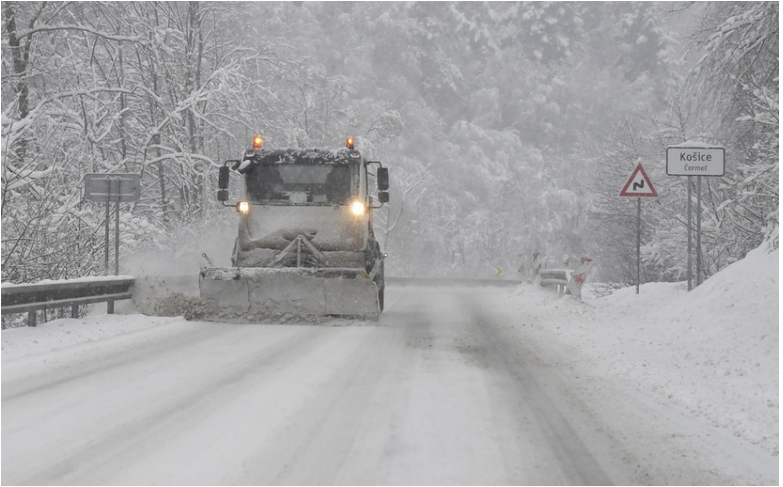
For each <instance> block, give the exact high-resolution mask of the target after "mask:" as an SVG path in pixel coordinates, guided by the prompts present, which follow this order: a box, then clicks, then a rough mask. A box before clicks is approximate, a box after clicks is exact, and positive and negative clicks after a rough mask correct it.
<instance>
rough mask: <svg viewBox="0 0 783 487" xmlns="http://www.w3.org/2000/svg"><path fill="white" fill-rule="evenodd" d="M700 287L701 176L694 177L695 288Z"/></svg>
mask: <svg viewBox="0 0 783 487" xmlns="http://www.w3.org/2000/svg"><path fill="white" fill-rule="evenodd" d="M700 285H701V176H696V286H700Z"/></svg>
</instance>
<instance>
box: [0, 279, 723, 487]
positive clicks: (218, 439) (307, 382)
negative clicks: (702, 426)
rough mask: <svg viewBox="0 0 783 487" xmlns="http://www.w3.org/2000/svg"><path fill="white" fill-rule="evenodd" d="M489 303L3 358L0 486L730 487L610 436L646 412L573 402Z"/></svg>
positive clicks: (435, 304) (459, 297)
mask: <svg viewBox="0 0 783 487" xmlns="http://www.w3.org/2000/svg"><path fill="white" fill-rule="evenodd" d="M497 293H498V291H497V290H496V289H462V290H460V289H440V290H436V289H423V288H390V289H389V290H388V294H387V312H385V313H384V315H383V316H382V319H381V321H380V322H379V323H377V324H367V323H344V322H336V324H349V325H350V326H323V325H319V326H313V325H227V324H213V323H191V322H186V321H183V320H178V319H165V320H164V319H159V320H164V321H161V323H160V324H156V325H155V326H150V325H149V324H148V325H147V326H145V327H140V328H139V329H138V330H136V331H133V332H132V333H123V334H119V335H114V336H111V337H108V338H106V339H103V340H99V341H86V342H84V343H82V344H80V345H78V346H69V347H64V348H61V349H55V350H53V351H51V352H49V353H47V354H43V355H40V354H34V355H27V356H14V355H13V354H10V355H11V357H10V358H9V359H8V360H6V355H9V354H8V353H6V354H4V357H3V364H2V365H3V367H2V483H3V484H218V485H220V484H254V485H264V484H580V485H581V484H613V483H615V484H640V483H686V484H687V483H708V484H712V483H722V482H725V481H726V479H725V478H723V477H720V476H718V474H716V473H715V472H714V471H712V472H711V473H710V472H709V470H710V468H711V467H710V466H707V467H702V466H700V465H699V463H698V462H694V461H693V460H692V459H684V458H681V457H684V456H685V455H681V452H680V449H681V448H682V446H681V444H674V443H673V444H672V445H667V444H660V443H657V444H656V445H655V446H653V447H647V446H645V442H644V440H641V441H640V439H639V438H631V439H630V440H629V439H628V438H619V437H618V435H617V434H616V432H617V429H618V428H617V424H620V425H622V424H623V421H625V422H627V423H629V424H631V423H633V424H635V425H636V427H637V428H643V427H644V426H643V425H644V421H639V420H638V418H639V417H646V418H648V420H649V418H650V417H653V416H655V413H654V412H650V414H647V412H646V411H640V407H643V406H642V405H640V403H638V402H637V401H635V400H634V399H633V398H632V397H630V396H628V397H624V398H623V399H622V400H619V399H618V400H617V401H615V402H614V404H615V405H616V407H617V410H616V411H611V410H610V411H608V412H607V411H606V407H605V405H603V404H601V405H590V404H586V403H585V398H586V397H589V394H587V395H586V394H583V393H580V391H585V387H584V384H578V382H579V380H580V378H579V377H578V376H574V375H573V373H572V371H570V370H571V369H567V368H563V367H558V366H555V365H553V361H552V360H551V358H552V357H553V356H554V355H556V354H557V351H553V350H548V349H547V348H546V344H542V343H541V342H540V340H539V341H536V340H532V339H528V338H527V337H525V335H524V334H522V333H520V332H519V328H518V327H516V328H512V327H510V326H509V325H508V320H509V318H508V316H507V315H505V314H504V312H503V308H502V307H496V306H494V305H493V299H495V295H496V294H497ZM145 319H147V320H151V319H148V318H145ZM517 319H521V320H522V321H524V320H525V317H521V318H520V317H517ZM531 319H532V317H531ZM91 326H93V325H91ZM566 371H570V372H569V373H566ZM588 389H589V388H588ZM604 390H606V389H604ZM596 408H598V409H601V410H602V411H603V412H604V414H596ZM607 413H608V414H607ZM623 414H625V415H627V417H626V418H625V420H622V419H619V418H618V416H622V415H623ZM612 418H617V419H618V421H617V423H616V424H614V425H613V426H612V425H610V424H608V422H609V421H614V420H613V419H612ZM668 420H671V417H668V418H667V421H668ZM636 433H638V431H636V432H633V431H629V434H630V435H634V434H636ZM643 433H644V431H642V434H643ZM656 441H660V439H657V440H656ZM672 441H673V442H674V441H677V440H676V439H675V440H672ZM629 444H630V445H631V447H629V446H628V445H629ZM652 450H656V451H657V452H658V453H655V454H652V453H650V454H647V455H645V454H644V452H645V451H648V452H649V451H652ZM661 451H663V452H666V453H660V452H661ZM713 457H714V456H713ZM639 458H646V463H645V464H643V465H641V464H640V460H639ZM651 461H652V462H658V463H657V464H656V463H650V462H651Z"/></svg>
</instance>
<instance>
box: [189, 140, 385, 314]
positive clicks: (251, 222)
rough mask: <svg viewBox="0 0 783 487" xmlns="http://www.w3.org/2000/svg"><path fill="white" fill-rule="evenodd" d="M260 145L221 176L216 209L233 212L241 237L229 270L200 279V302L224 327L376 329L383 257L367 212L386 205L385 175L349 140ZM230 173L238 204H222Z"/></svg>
mask: <svg viewBox="0 0 783 487" xmlns="http://www.w3.org/2000/svg"><path fill="white" fill-rule="evenodd" d="M262 144H263V139H262V138H261V137H260V136H256V137H255V138H254V140H253V146H252V148H250V149H249V150H247V151H246V152H245V153H244V156H243V157H242V159H241V160H229V161H226V162H225V163H224V164H223V166H222V167H220V168H219V178H218V188H219V189H218V194H217V199H218V200H219V201H221V202H222V203H223V205H224V206H235V207H236V209H237V211H238V213H239V234H238V236H237V238H236V242H235V244H234V251H233V254H232V257H231V265H232V267H224V268H216V267H205V268H202V269H201V273H200V276H199V291H200V294H201V298H202V300H204V301H207V302H209V303H210V304H211V305H212V306H214V308H215V309H217V310H218V312H219V315H220V316H221V317H222V318H226V319H230V318H231V317H236V318H239V319H243V318H249V319H251V320H252V319H253V318H255V317H281V316H287V315H293V316H296V317H300V316H301V317H319V316H338V317H351V318H361V319H370V320H377V319H378V317H379V315H380V313H381V311H382V310H383V295H384V287H385V286H384V276H383V275H384V272H383V271H384V269H383V259H384V257H385V254H384V253H383V252H382V251H381V248H380V245H379V243H378V241H377V240H376V238H375V234H374V231H373V210H375V209H377V208H380V207H381V206H382V205H383V204H384V203H386V202H388V201H389V193H388V188H389V173H388V169H387V168H384V167H383V165H382V164H381V163H380V162H378V161H367V160H365V159H364V158H363V157H362V154H361V153H360V152H359V151H358V150H356V149H355V148H354V142H353V139H352V138H348V139H347V140H346V147H344V148H341V149H339V150H326V149H278V150H274V149H263V148H262ZM373 166H377V167H375V168H373ZM370 168H373V169H375V171H374V178H375V180H376V185H375V186H376V187H377V193H376V194H377V197H375V198H373V197H372V196H371V195H370V194H369V193H370V188H371V184H370V183H371V181H372V178H373V174H372V173H373V171H371V170H370ZM231 171H234V172H235V173H238V174H239V175H241V177H242V194H241V199H240V201H239V202H238V203H236V204H229V203H227V201H228V199H229V195H228V186H229V176H230V173H231Z"/></svg>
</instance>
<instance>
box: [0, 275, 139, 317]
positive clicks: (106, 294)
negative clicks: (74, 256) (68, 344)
mask: <svg viewBox="0 0 783 487" xmlns="http://www.w3.org/2000/svg"><path fill="white" fill-rule="evenodd" d="M134 281H135V279H134V278H133V277H105V278H104V277H96V278H94V279H89V280H86V279H76V280H71V281H68V280H64V281H54V282H48V283H37V284H11V285H8V284H6V285H3V286H2V289H1V290H0V294H1V295H0V298H2V313H3V314H14V313H27V325H28V326H36V315H35V312H36V311H39V310H42V309H52V308H67V307H70V308H71V317H73V318H76V317H78V313H79V306H80V305H84V304H92V303H101V302H105V303H108V304H107V313H109V314H112V313H114V301H121V300H124V299H132V298H133V284H134Z"/></svg>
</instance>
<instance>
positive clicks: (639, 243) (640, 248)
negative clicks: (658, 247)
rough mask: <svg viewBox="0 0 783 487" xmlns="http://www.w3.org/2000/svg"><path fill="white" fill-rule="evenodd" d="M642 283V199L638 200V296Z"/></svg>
mask: <svg viewBox="0 0 783 487" xmlns="http://www.w3.org/2000/svg"><path fill="white" fill-rule="evenodd" d="M641 282H642V199H641V198H636V294H639V284H640V283H641Z"/></svg>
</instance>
